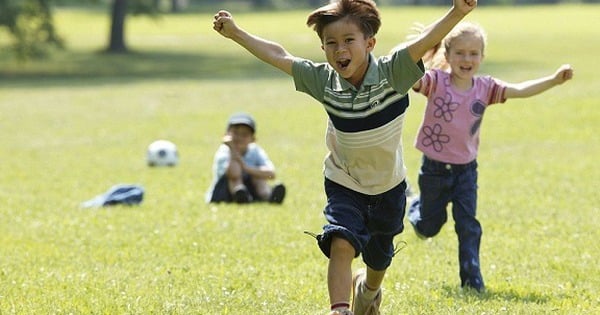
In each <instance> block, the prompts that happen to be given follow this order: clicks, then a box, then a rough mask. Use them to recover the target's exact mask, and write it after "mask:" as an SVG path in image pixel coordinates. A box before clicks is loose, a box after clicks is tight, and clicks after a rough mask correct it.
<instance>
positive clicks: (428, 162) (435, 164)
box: [423, 155, 477, 173]
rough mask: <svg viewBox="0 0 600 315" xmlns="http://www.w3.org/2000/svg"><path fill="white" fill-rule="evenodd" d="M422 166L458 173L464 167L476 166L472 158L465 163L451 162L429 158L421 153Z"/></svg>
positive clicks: (464, 168) (475, 161)
mask: <svg viewBox="0 0 600 315" xmlns="http://www.w3.org/2000/svg"><path fill="white" fill-rule="evenodd" d="M423 166H425V167H427V168H428V169H434V170H436V171H447V172H453V173H460V172H463V171H464V170H466V169H469V168H472V167H476V166H477V160H473V161H471V162H469V163H467V164H452V163H446V162H440V161H436V160H433V159H430V158H428V157H427V156H425V155H423Z"/></svg>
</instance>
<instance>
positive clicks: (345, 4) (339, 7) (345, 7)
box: [306, 0, 381, 40]
mask: <svg viewBox="0 0 600 315" xmlns="http://www.w3.org/2000/svg"><path fill="white" fill-rule="evenodd" d="M343 18H348V19H350V21H351V22H354V23H356V25H358V26H359V27H360V30H361V31H362V32H363V34H364V35H365V38H368V37H371V36H375V34H377V31H379V27H380V26H381V19H380V17H379V10H377V5H376V4H375V2H374V1H372V0H339V1H336V2H333V3H330V4H328V5H325V6H322V7H320V8H318V9H316V10H315V11H313V12H312V13H311V14H310V15H309V16H308V19H307V20H306V25H307V26H308V27H311V26H312V27H313V29H314V30H315V32H317V34H318V35H319V38H320V39H321V40H323V29H324V28H325V26H327V25H328V24H330V23H333V22H336V21H339V20H341V19H343Z"/></svg>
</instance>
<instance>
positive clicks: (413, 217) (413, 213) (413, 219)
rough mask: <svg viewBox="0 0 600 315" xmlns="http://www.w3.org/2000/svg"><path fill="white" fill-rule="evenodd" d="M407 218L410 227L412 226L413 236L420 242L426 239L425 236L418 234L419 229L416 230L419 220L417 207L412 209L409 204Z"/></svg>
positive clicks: (419, 215) (419, 214)
mask: <svg viewBox="0 0 600 315" xmlns="http://www.w3.org/2000/svg"><path fill="white" fill-rule="evenodd" d="M417 202H418V201H417ZM407 217H408V222H410V225H412V227H413V230H414V231H415V234H416V235H417V237H418V238H420V239H422V240H424V239H427V236H425V235H423V234H421V233H420V232H419V229H417V222H419V220H421V212H420V211H419V206H418V205H415V206H414V207H413V205H412V204H410V205H409V206H408V214H407Z"/></svg>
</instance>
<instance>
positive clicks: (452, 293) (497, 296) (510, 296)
mask: <svg viewBox="0 0 600 315" xmlns="http://www.w3.org/2000/svg"><path fill="white" fill-rule="evenodd" d="M443 290H444V292H445V293H446V296H447V297H450V298H460V299H467V300H470V299H473V300H503V301H507V302H513V303H525V304H527V303H535V304H545V303H548V302H549V301H550V300H551V299H552V297H550V296H548V295H544V294H540V293H538V292H519V291H517V290H504V291H502V290H491V289H489V288H488V289H487V290H486V291H485V292H483V293H478V292H477V291H475V290H468V289H466V290H465V289H462V288H459V287H453V286H449V285H445V286H443Z"/></svg>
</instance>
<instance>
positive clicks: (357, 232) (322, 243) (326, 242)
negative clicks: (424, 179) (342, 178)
mask: <svg viewBox="0 0 600 315" xmlns="http://www.w3.org/2000/svg"><path fill="white" fill-rule="evenodd" d="M405 191H406V182H402V183H400V184H399V185H398V186H396V187H394V188H392V189H390V190H389V191H386V192H384V193H382V194H379V195H365V194H361V193H359V192H356V191H353V190H351V189H348V188H346V187H344V186H341V185H339V184H337V183H335V182H333V181H330V180H328V179H325V192H326V194H327V206H326V207H325V210H324V213H325V218H326V219H327V221H328V222H329V224H327V225H325V226H324V227H323V234H321V235H319V236H317V241H318V244H319V247H320V249H321V251H322V252H323V253H324V254H325V255H326V256H327V257H329V254H330V249H331V238H332V237H333V236H336V237H341V238H343V239H346V240H347V241H348V242H350V244H352V246H353V247H354V249H355V250H356V252H355V257H358V255H360V254H362V258H363V261H364V262H365V264H366V265H367V266H369V267H371V268H373V269H374V270H385V269H387V267H389V265H390V264H391V262H392V257H393V256H394V236H395V235H397V234H399V233H401V232H402V231H403V230H404V223H403V218H404V212H405V209H406V195H405Z"/></svg>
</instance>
